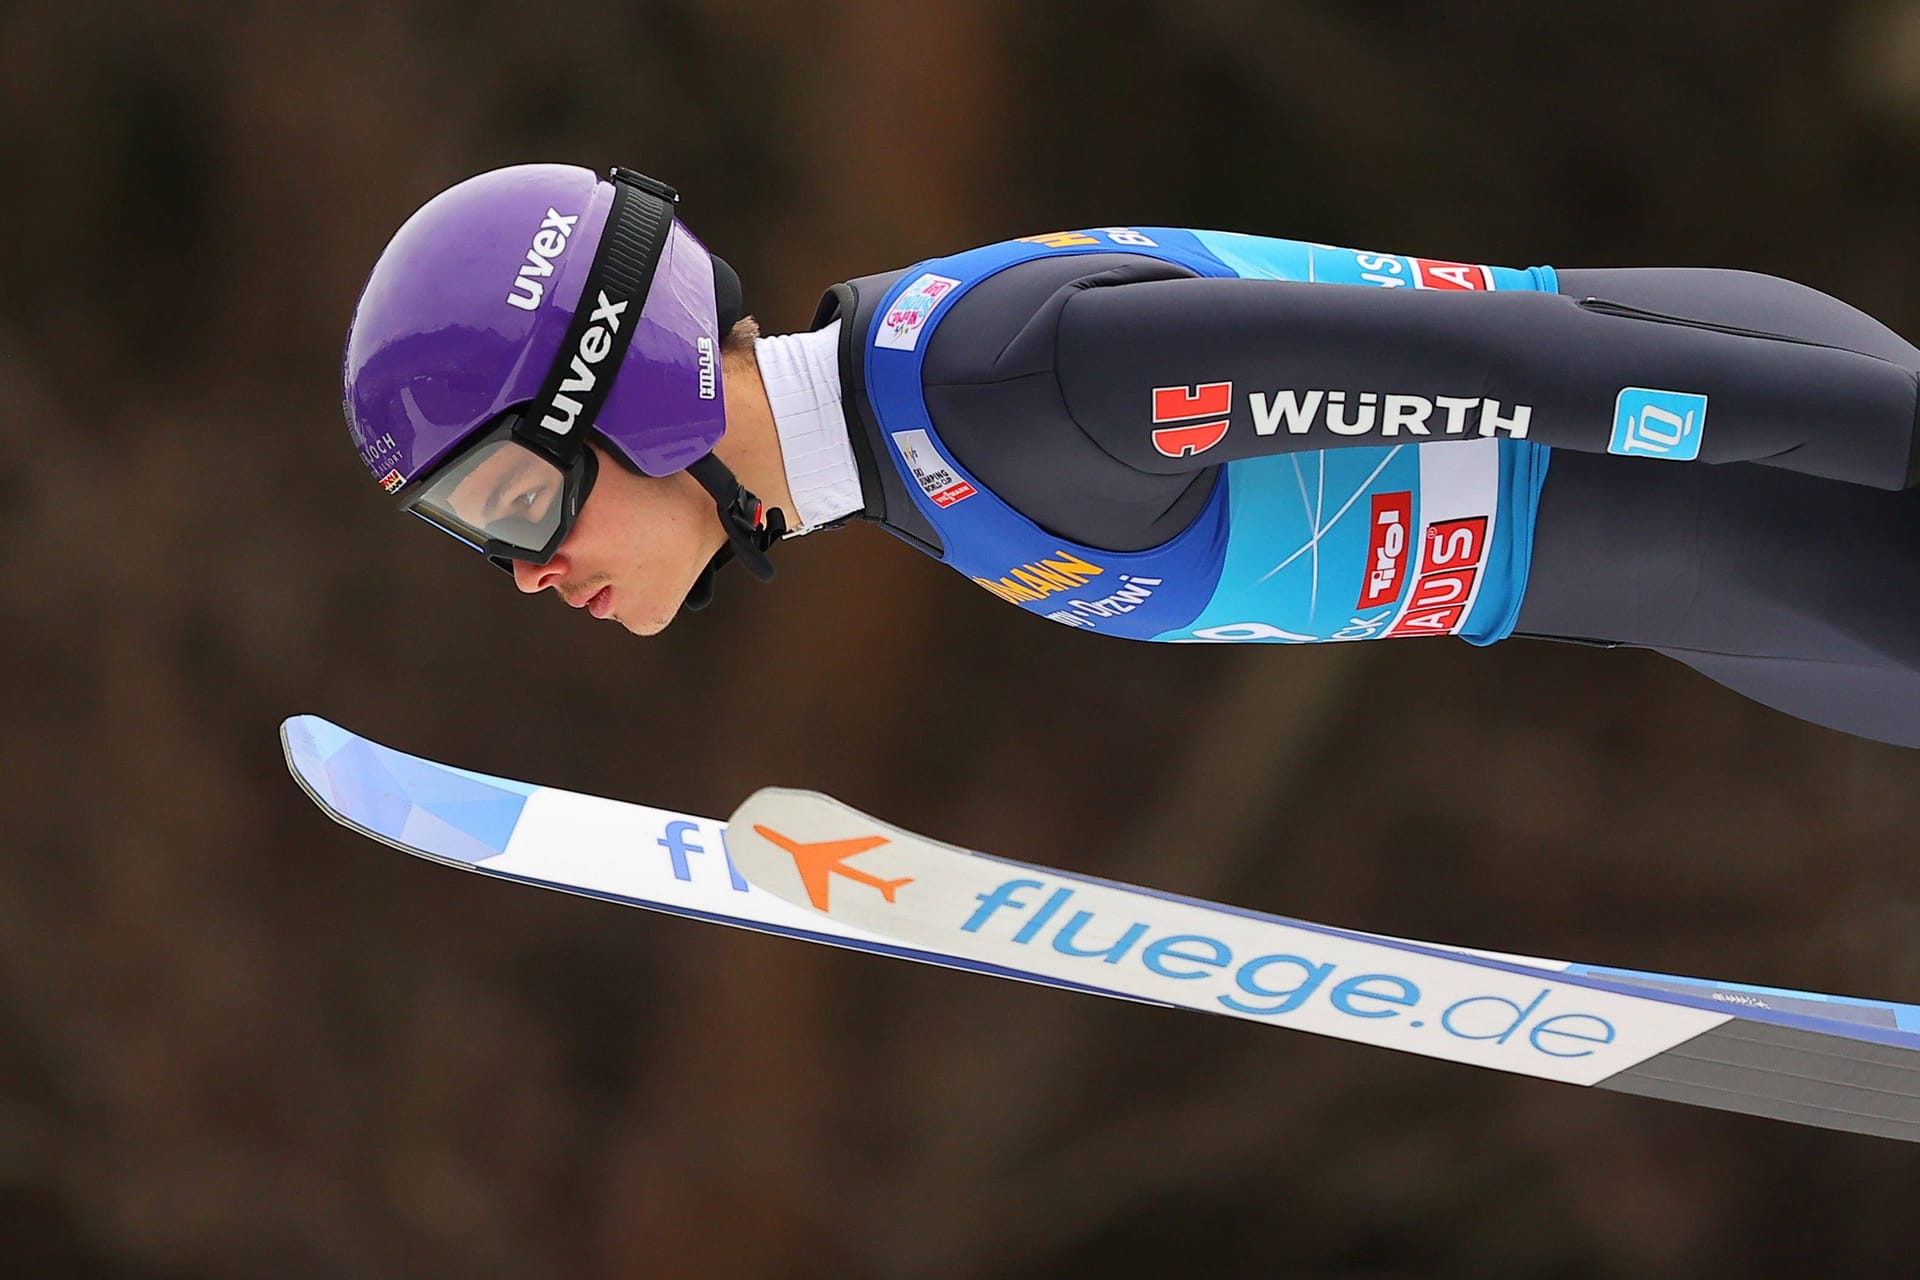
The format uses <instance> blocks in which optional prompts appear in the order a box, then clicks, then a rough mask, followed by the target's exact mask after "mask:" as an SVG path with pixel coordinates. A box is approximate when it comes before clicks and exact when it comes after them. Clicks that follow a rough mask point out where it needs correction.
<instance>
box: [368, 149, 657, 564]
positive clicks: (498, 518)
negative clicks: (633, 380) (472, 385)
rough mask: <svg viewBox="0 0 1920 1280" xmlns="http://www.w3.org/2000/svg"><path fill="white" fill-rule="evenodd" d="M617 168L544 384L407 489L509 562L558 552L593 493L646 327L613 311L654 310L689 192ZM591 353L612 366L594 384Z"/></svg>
mask: <svg viewBox="0 0 1920 1280" xmlns="http://www.w3.org/2000/svg"><path fill="white" fill-rule="evenodd" d="M609 176H610V178H611V180H612V182H613V206H612V208H611V209H610V210H609V211H608V213H607V223H606V227H605V229H604V230H603V231H602V232H601V235H600V243H599V245H598V246H597V247H596V248H595V249H594V255H593V265H592V266H591V267H590V268H589V269H588V271H587V277H586V281H585V282H584V283H583V284H582V286H581V289H580V302H579V303H578V305H576V306H575V308H574V313H573V318H572V319H571V320H570V321H568V323H567V328H566V332H565V333H564V334H563V335H562V336H561V339H560V347H559V352H558V354H556V355H555V356H554V359H553V364H552V366H551V368H550V369H549V370H548V373H547V377H546V380H545V382H544V383H543V384H542V386H541V388H540V394H539V395H537V396H535V397H534V399H533V400H532V402H531V403H529V404H527V405H524V406H522V407H521V408H519V409H516V410H512V411H509V412H508V413H505V414H503V415H501V417H500V418H499V419H497V420H496V422H495V424H494V425H493V426H492V427H490V428H488V429H486V430H485V431H484V432H483V434H482V435H481V436H480V437H479V438H478V439H477V440H475V441H473V442H472V443H470V444H468V445H466V446H465V447H463V448H462V449H461V451H460V452H459V453H457V454H456V455H455V456H454V457H453V459H452V460H451V461H449V462H446V463H443V464H441V465H440V466H439V467H436V468H435V469H434V472H433V474H432V476H431V477H430V479H429V481H428V483H427V484H426V485H425V486H424V487H423V488H422V489H421V490H420V492H419V493H418V495H417V496H416V495H411V494H405V493H404V492H403V496H402V498H401V503H400V505H401V506H402V507H403V508H405V509H406V510H408V511H411V512H413V513H414V514H415V515H417V516H419V517H421V518H422V519H423V520H426V521H427V522H429V523H430V524H433V525H435V526H437V527H439V528H441V529H444V530H445V531H446V532H448V533H450V534H452V535H453V536H454V537H456V538H458V539H460V540H461V541H462V542H464V543H466V544H467V545H468V546H470V547H474V548H476V549H477V550H479V551H482V552H484V553H485V554H486V556H487V557H488V558H489V559H491V560H492V561H493V562H494V563H495V564H496V565H499V566H500V567H501V568H502V569H505V570H506V571H507V572H509V573H511V572H513V562H514V561H516V560H518V561H522V562H525V563H527V564H546V563H548V562H549V561H551V560H552V559H553V557H554V554H555V553H556V552H558V551H559V550H560V544H561V543H563V542H565V541H566V540H567V534H568V532H569V531H571V530H572V528H573V522H574V521H575V520H576V519H578V518H579V515H580V508H581V507H583V506H585V505H586V501H587V494H588V493H589V492H591V490H592V489H593V481H594V477H595V476H596V475H597V474H598V461H597V459H596V458H595V457H594V452H593V450H592V449H590V448H589V447H588V446H587V436H588V433H589V432H590V431H591V430H592V429H593V423H594V419H595V418H597V417H598V416H599V414H600V410H601V408H602V407H603V406H604V405H605V404H606V401H607V395H608V393H609V392H610V391H612V389H613V381H614V378H613V375H614V374H615V373H617V371H618V370H619V368H620V363H621V361H622V360H623V359H625V357H626V353H627V346H628V344H629V343H631V342H632V341H633V335H634V332H635V331H636V330H637V329H638V328H639V327H640V326H639V325H638V324H637V323H633V324H625V325H615V324H613V323H612V322H610V321H605V320H603V319H602V317H603V316H605V315H609V314H612V315H618V314H619V313H621V312H622V311H624V310H625V309H626V308H627V307H628V306H629V305H631V306H632V308H633V312H634V314H635V315H636V316H638V315H639V314H640V313H641V312H642V311H643V310H644V308H645V306H646V298H647V291H648V290H649V289H651V288H652V287H653V277H654V272H655V271H656V270H658V268H659V266H660V255H661V253H662V251H663V250H664V249H665V248H666V243H667V234H668V232H670V231H671V230H672V229H673V207H674V205H675V204H676V203H678V202H679V199H680V197H679V195H678V194H677V193H676V192H675V191H674V189H673V188H672V187H669V186H667V185H666V184H665V183H663V182H658V181H656V180H654V179H652V178H649V177H647V176H646V175H645V174H641V173H635V172H633V171H632V170H631V169H621V168H615V169H614V170H613V171H612V173H611V174H610V175H609ZM583 360H587V361H591V362H592V364H593V366H594V367H595V368H596V369H599V370H605V376H598V377H595V378H593V379H591V380H590V385H589V386H586V387H584V388H583V387H581V386H579V385H578V384H579V382H580V380H581V375H580V374H579V373H578V372H577V370H578V368H579V367H580V365H581V362H582V361H583ZM570 379H571V380H570Z"/></svg>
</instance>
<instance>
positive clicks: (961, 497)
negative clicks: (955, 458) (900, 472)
mask: <svg viewBox="0 0 1920 1280" xmlns="http://www.w3.org/2000/svg"><path fill="white" fill-rule="evenodd" d="M893 444H894V447H895V448H896V449H898V450H900V456H901V457H903V458H905V459H906V460H907V469H908V470H909V471H911V472H913V478H914V479H915V480H916V481H918V482H919V485H920V491H921V492H922V493H924V494H926V495H927V496H928V497H929V498H931V499H933V505H934V506H936V507H950V506H952V505H953V504H954V503H956V502H964V501H965V500H966V499H968V498H971V497H972V496H973V495H974V494H976V493H978V492H979V490H977V489H975V488H974V487H973V486H972V485H970V484H968V483H967V482H966V481H965V480H962V479H961V478H960V476H959V473H957V472H956V471H954V469H953V468H952V467H951V466H949V465H948V463H947V460H946V459H945V458H943V457H941V456H940V451H939V450H938V449H936V448H934V447H933V440H932V439H931V438H930V437H929V436H928V435H927V433H926V432H924V431H896V432H894V433H893Z"/></svg>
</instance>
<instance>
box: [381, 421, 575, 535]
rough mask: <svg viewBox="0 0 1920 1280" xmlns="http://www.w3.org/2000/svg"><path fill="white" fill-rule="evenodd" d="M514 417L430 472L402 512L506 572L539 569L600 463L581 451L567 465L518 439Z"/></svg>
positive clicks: (572, 516)
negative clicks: (526, 567)
mask: <svg viewBox="0 0 1920 1280" xmlns="http://www.w3.org/2000/svg"><path fill="white" fill-rule="evenodd" d="M523 417H524V415H523V414H521V413H519V412H514V413H509V414H506V415H505V416H503V417H502V418H501V419H500V420H499V422H498V424H497V425H496V426H494V427H493V428H492V429H491V430H489V431H487V432H485V433H483V434H482V435H481V436H480V437H479V438H478V439H476V440H475V441H474V442H473V443H471V444H469V445H468V446H467V447H466V448H464V449H462V450H461V451H460V452H459V453H457V454H455V455H454V456H453V457H452V459H450V460H449V461H447V462H445V463H443V464H442V465H441V466H439V467H438V468H436V469H435V472H434V475H433V478H432V480H431V481H430V482H429V483H428V484H427V485H426V486H425V487H424V488H422V489H421V490H420V491H419V492H418V493H416V494H411V495H408V496H407V497H406V498H405V499H404V500H403V501H402V503H401V505H402V507H403V508H404V509H406V510H408V511H411V512H412V513H413V514H414V515H416V516H419V517H420V518H421V519H422V520H425V521H426V522H427V523H428V524H431V525H433V526H434V527H436V528H438V529H441V530H443V531H444V532H446V533H450V534H452V535H453V536H454V537H456V538H458V539H460V541H462V542H464V543H466V544H467V545H468V546H470V547H472V548H474V549H475V550H476V551H479V552H480V553H482V554H483V555H485V556H486V557H487V558H488V559H489V560H491V561H493V562H494V563H495V564H496V565H499V566H500V567H501V568H502V569H505V570H506V571H507V572H508V573H512V572H513V562H514V561H516V560H518V561H521V562H523V563H526V564H546V563H547V562H548V561H550V560H552V559H553V557H554V553H555V552H557V551H559V550H560V544H561V543H563V542H565V541H566V540H567V535H568V534H569V533H571V532H572V531H573V522H574V521H575V520H577V519H579V518H580V509H581V508H582V507H584V506H585V505H586V503H587V495H588V494H590V493H592V492H593V482H594V478H595V477H596V476H597V475H598V474H599V461H598V459H597V458H596V457H595V455H594V452H593V450H592V449H589V448H585V447H584V446H583V447H582V448H580V449H578V450H576V451H574V453H573V456H572V457H571V458H567V459H555V458H554V457H552V456H551V455H550V454H548V453H546V452H543V451H540V450H536V449H534V448H530V447H529V446H528V445H527V444H525V443H524V442H523V441H522V440H521V439H520V431H521V427H520V424H521V422H522V420H523Z"/></svg>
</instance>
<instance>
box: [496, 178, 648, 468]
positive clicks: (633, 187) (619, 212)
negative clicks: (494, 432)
mask: <svg viewBox="0 0 1920 1280" xmlns="http://www.w3.org/2000/svg"><path fill="white" fill-rule="evenodd" d="M611 177H612V181H613V207H612V208H611V209H609V210H608V211H607V223H606V229H605V230H604V231H603V232H602V233H601V235H600V243H599V245H598V246H596V247H595V249H594V252H593V265H592V266H591V267H589V268H588V270H587V280H586V284H585V285H584V286H582V288H581V290H580V301H579V302H578V303H576V304H575V305H574V308H573V318H572V319H571V320H569V321H568V322H567V331H566V334H565V335H564V336H563V337H562V338H561V339H560V352H559V354H558V355H556V356H555V357H554V361H553V368H552V369H550V370H548V372H547V380H546V382H545V383H544V384H543V385H542V386H541V388H540V394H539V395H538V396H536V397H534V399H533V402H532V403H531V404H529V405H528V406H527V407H526V411H525V412H524V413H523V414H522V415H521V417H520V423H519V425H518V426H517V427H516V428H515V429H514V438H515V439H518V440H520V441H521V442H522V443H524V444H527V445H529V446H530V447H532V448H534V449H535V450H537V451H538V452H541V453H544V454H546V455H548V456H549V457H551V458H552V459H553V460H554V461H556V462H558V463H559V464H560V465H561V466H562V467H563V468H565V467H566V466H569V465H571V464H572V462H573V460H574V459H575V458H577V457H579V456H580V454H582V453H583V452H585V451H586V447H587V445H586V439H587V433H588V432H589V431H590V430H592V429H593V424H594V420H595V419H596V418H598V417H599V415H600V409H601V406H603V405H604V404H605V403H606V401H607V394H608V393H609V392H610V391H612V390H613V382H614V377H615V375H616V374H618V373H619V371H620V362H621V361H622V360H623V359H625V357H626V354H627V347H628V345H629V344H631V343H632V341H633V335H634V332H635V331H636V330H638V329H639V327H640V313H641V311H642V310H643V309H644V308H645V307H646V304H647V291H648V290H649V289H651V288H652V287H653V277H654V272H655V271H656V270H658V268H659V266H660V255H661V253H662V251H663V250H664V249H665V247H666V243H667V234H668V232H669V231H671V230H672V228H673V206H674V203H675V202H676V201H678V200H679V198H680V197H679V196H678V195H677V194H675V192H674V190H673V188H671V187H669V186H667V185H665V184H664V183H660V182H656V181H654V180H653V179H652V178H648V177H646V176H645V175H644V174H638V173H634V172H633V171H631V170H629V169H619V168H616V169H614V170H613V172H612V175H611ZM596 326H598V327H600V328H602V329H604V330H605V331H606V336H607V339H608V343H607V345H606V347H605V348H604V349H603V350H602V354H601V357H600V359H598V360H593V361H592V362H591V363H592V368H593V371H594V373H595V375H596V376H595V377H594V380H593V385H592V386H591V387H589V388H586V389H585V390H582V391H579V392H578V393H577V394H576V392H574V391H567V392H562V390H561V384H562V383H564V382H567V381H568V380H569V379H575V380H577V377H578V375H577V374H576V373H575V369H574V365H575V361H576V357H578V358H579V360H580V361H581V362H582V363H585V362H586V361H587V360H588V359H589V357H590V353H591V351H592V350H593V347H597V346H599V344H598V343H595V344H593V345H592V346H587V345H583V344H584V340H585V338H586V336H587V333H588V331H589V330H590V329H593V328H595V327H596ZM563 397H564V398H565V399H566V400H568V401H570V402H571V403H570V404H568V405H567V406H565V407H564V409H563V410H562V411H559V412H556V410H555V404H554V402H555V401H556V400H559V399H561V398H563ZM549 419H552V420H553V421H554V422H556V423H558V424H560V429H559V430H557V431H556V430H554V429H552V428H550V427H547V426H545V425H544V423H545V422H547V421H548V420H549Z"/></svg>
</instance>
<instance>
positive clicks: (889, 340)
mask: <svg viewBox="0 0 1920 1280" xmlns="http://www.w3.org/2000/svg"><path fill="white" fill-rule="evenodd" d="M959 287H960V282H959V281H958V280H953V279H949V278H948V277H946V276H936V275H934V274H933V273H932V272H930V271H929V272H927V273H926V274H925V275H923V276H921V277H920V278H919V279H918V280H915V281H914V282H913V283H912V284H911V285H909V286H908V287H907V291H906V292H905V293H902V294H901V295H900V296H899V297H898V298H895V299H894V300H893V305H892V306H891V307H888V308H887V313H886V315H884V316H882V317H881V318H880V329H879V332H878V333H876V334H874V338H873V345H874V346H876V347H886V348H889V349H890V350H893V351H911V350H913V349H914V347H915V346H917V345H918V344H919V342H920V331H921V330H922V329H924V328H926V327H927V318H928V317H929V316H931V315H932V314H933V309H934V308H935V307H937V306H939V305H940V301H941V299H943V298H945V297H946V296H947V295H948V294H949V293H952V292H953V291H954V290H955V289H957V288H959Z"/></svg>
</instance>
